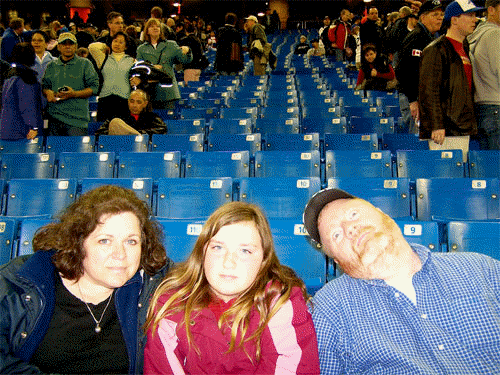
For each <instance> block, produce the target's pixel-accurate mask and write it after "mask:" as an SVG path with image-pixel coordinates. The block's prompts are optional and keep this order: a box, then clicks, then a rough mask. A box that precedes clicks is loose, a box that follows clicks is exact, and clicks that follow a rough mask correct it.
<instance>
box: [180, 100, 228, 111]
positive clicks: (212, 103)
mask: <svg viewBox="0 0 500 375" xmlns="http://www.w3.org/2000/svg"><path fill="white" fill-rule="evenodd" d="M225 105H226V100H225V98H217V99H192V98H190V99H188V106H189V107H191V108H218V109H220V108H221V107H224V106H225Z"/></svg>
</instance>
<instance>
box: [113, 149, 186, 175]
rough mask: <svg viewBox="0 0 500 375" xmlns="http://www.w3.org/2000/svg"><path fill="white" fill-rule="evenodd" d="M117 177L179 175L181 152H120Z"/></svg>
mask: <svg viewBox="0 0 500 375" xmlns="http://www.w3.org/2000/svg"><path fill="white" fill-rule="evenodd" d="M116 172H117V177H122V178H153V179H154V180H157V179H158V178H176V177H180V175H181V153H180V152H179V151H173V152H147V153H143V152H121V153H120V155H119V156H118V167H117V171H116Z"/></svg>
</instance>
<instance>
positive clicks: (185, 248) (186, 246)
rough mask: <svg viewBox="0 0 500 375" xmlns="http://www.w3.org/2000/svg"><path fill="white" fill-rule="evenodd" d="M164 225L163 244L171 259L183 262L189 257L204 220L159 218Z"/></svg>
mask: <svg viewBox="0 0 500 375" xmlns="http://www.w3.org/2000/svg"><path fill="white" fill-rule="evenodd" d="M157 221H158V223H159V224H161V226H162V227H163V234H164V239H163V246H165V250H166V252H167V255H168V257H169V258H170V259H172V260H173V261H174V262H176V263H178V262H182V261H185V260H186V259H187V257H188V256H189V254H191V251H192V250H193V248H194V244H195V243H196V240H197V239H198V235H199V234H200V233H201V229H202V228H203V224H204V221H201V220H200V221H195V220H179V219H176V220H168V219H157Z"/></svg>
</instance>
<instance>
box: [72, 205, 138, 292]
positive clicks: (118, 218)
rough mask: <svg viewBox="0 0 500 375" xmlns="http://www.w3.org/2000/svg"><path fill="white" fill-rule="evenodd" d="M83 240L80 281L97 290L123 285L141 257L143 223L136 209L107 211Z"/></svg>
mask: <svg viewBox="0 0 500 375" xmlns="http://www.w3.org/2000/svg"><path fill="white" fill-rule="evenodd" d="M100 222H101V224H98V225H97V226H96V228H95V229H94V231H93V232H92V233H90V234H89V235H88V237H87V238H86V239H85V241H84V242H83V251H84V252H85V258H84V260H83V276H82V277H81V279H80V280H79V282H83V283H85V284H89V285H88V286H87V288H92V287H93V288H95V290H96V292H97V291H101V292H102V291H103V290H110V289H111V290H112V289H115V288H119V287H121V286H123V284H125V283H126V282H127V281H128V280H130V279H131V278H132V276H134V275H135V273H136V272H137V270H138V269H139V265H140V261H141V236H142V235H141V226H140V222H139V219H138V218H137V216H136V215H135V214H133V213H132V212H122V213H119V214H110V215H103V216H102V217H101V218H100Z"/></svg>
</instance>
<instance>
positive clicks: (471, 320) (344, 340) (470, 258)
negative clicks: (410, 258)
mask: <svg viewBox="0 0 500 375" xmlns="http://www.w3.org/2000/svg"><path fill="white" fill-rule="evenodd" d="M412 248H413V250H414V251H415V252H416V253H417V254H418V256H419V257H420V259H421V261H422V269H421V270H420V271H419V272H417V273H416V274H415V275H414V276H413V285H414V287H415V291H416V294H417V304H416V305H415V304H413V303H412V302H411V301H410V299H408V298H407V297H406V296H405V295H404V294H403V293H401V292H399V291H398V290H397V289H395V288H393V287H391V286H389V285H387V284H386V283H385V282H384V281H382V280H362V279H354V278H352V277H349V276H347V275H343V276H341V277H339V278H337V279H335V280H333V281H331V282H329V283H328V284H327V285H325V286H324V287H323V288H322V289H321V290H320V291H319V292H318V293H316V295H315V296H314V304H313V320H314V325H315V327H316V332H317V336H318V348H319V359H320V366H321V374H325V375H326V374H328V375H330V374H433V375H435V374H471V375H472V374H474V375H476V374H488V375H490V374H500V262H498V261H496V260H494V259H492V258H489V257H487V256H484V255H481V254H476V253H447V254H441V253H431V252H430V251H429V250H428V249H427V248H425V247H423V246H420V245H412Z"/></svg>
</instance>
